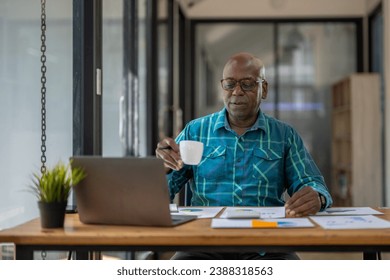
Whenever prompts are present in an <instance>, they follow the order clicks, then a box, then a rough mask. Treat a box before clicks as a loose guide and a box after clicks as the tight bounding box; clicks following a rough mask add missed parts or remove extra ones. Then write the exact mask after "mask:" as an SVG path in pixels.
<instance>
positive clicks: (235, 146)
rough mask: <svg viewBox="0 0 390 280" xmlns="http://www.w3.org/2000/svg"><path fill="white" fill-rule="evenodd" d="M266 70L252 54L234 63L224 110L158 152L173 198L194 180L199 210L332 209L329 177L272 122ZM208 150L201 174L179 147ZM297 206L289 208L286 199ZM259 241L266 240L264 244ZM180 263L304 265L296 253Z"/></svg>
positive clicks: (226, 73) (193, 255)
mask: <svg viewBox="0 0 390 280" xmlns="http://www.w3.org/2000/svg"><path fill="white" fill-rule="evenodd" d="M264 73H265V70H264V65H263V63H262V62H261V60H260V59H258V58H257V57H255V56H253V55H251V54H249V53H238V54H235V55H233V56H232V57H230V58H229V60H228V61H227V63H226V65H225V67H224V70H223V79H222V80H221V86H222V90H223V101H224V105H225V106H224V107H225V108H224V109H223V110H222V111H220V112H217V113H214V114H211V115H208V116H205V117H202V118H199V119H196V120H193V121H191V122H190V123H188V124H187V126H186V127H185V128H184V130H183V131H182V132H181V133H180V134H179V135H178V136H177V138H176V140H173V139H171V138H166V139H163V140H162V141H160V142H159V143H158V145H157V149H156V156H157V157H159V158H161V159H163V160H164V164H165V167H166V169H167V173H168V174H169V175H168V182H169V188H170V194H171V198H172V199H173V198H174V196H175V194H176V193H178V192H179V191H180V189H181V188H182V187H183V186H184V185H185V184H186V183H187V182H188V181H189V180H190V179H191V180H192V186H191V191H192V193H193V196H192V199H191V204H192V205H194V206H195V205H196V206H285V209H286V210H285V211H286V216H287V217H302V216H307V215H311V214H315V213H317V212H318V211H322V210H324V209H326V208H327V207H329V206H330V205H331V204H332V198H331V196H330V194H329V192H328V189H327V187H326V185H325V182H324V179H323V176H322V175H321V173H320V171H319V170H318V168H317V166H316V164H315V163H314V161H313V159H312V158H311V156H310V154H309V153H308V151H307V150H306V149H305V147H304V144H303V141H302V139H301V137H300V136H299V135H298V134H297V132H296V131H295V130H294V129H293V128H292V127H291V126H289V125H288V124H286V123H283V122H281V121H278V120H276V119H274V118H272V117H270V116H267V115H265V114H264V113H263V112H261V110H260V104H261V100H262V99H265V98H266V97H267V90H268V83H267V81H266V80H265V74H264ZM182 140H197V141H201V142H203V143H204V151H203V156H202V160H201V162H200V164H199V165H197V166H189V165H184V164H183V162H182V161H181V158H180V152H179V146H178V143H179V142H180V141H182ZM285 191H287V193H288V195H289V196H290V198H288V200H287V201H284V195H283V194H284V192H285ZM259 238H260V237H259ZM174 259H298V257H297V256H296V255H295V254H294V253H258V252H253V253H247V252H246V253H202V252H188V253H186V252H178V253H176V255H175V256H174Z"/></svg>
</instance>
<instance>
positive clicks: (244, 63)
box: [223, 52, 265, 79]
mask: <svg viewBox="0 0 390 280" xmlns="http://www.w3.org/2000/svg"><path fill="white" fill-rule="evenodd" d="M232 68H240V69H251V72H252V73H253V74H254V75H255V76H256V77H258V78H260V79H265V68H264V64H263V62H262V61H261V60H260V59H259V58H258V57H256V56H254V55H252V54H250V53H246V52H240V53H236V54H234V55H232V56H231V57H230V58H229V59H228V61H227V62H226V64H225V67H224V68H223V78H224V79H225V78H228V77H227V76H226V75H227V74H228V72H229V71H230V70H231V69H232Z"/></svg>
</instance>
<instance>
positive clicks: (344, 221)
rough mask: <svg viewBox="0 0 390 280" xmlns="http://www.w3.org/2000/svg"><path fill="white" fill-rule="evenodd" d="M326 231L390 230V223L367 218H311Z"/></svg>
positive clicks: (375, 218)
mask: <svg viewBox="0 0 390 280" xmlns="http://www.w3.org/2000/svg"><path fill="white" fill-rule="evenodd" d="M310 219H312V220H313V221H314V222H316V223H317V224H319V225H320V226H321V227H323V228H324V229H374V228H390V222H389V221H386V220H383V219H381V218H378V217H375V216H372V215H365V216H311V217H310Z"/></svg>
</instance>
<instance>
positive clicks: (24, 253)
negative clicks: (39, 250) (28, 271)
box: [15, 245, 34, 260]
mask: <svg viewBox="0 0 390 280" xmlns="http://www.w3.org/2000/svg"><path fill="white" fill-rule="evenodd" d="M15 259H16V260H33V259H34V250H33V249H32V248H30V247H28V246H22V245H16V246H15Z"/></svg>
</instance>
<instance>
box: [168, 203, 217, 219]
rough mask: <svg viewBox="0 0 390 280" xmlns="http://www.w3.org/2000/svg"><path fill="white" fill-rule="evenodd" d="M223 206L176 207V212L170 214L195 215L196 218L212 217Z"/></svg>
mask: <svg viewBox="0 0 390 280" xmlns="http://www.w3.org/2000/svg"><path fill="white" fill-rule="evenodd" d="M222 209H223V207H201V206H199V207H197V206H194V207H178V212H177V213H172V215H175V214H178V215H191V216H197V217H198V219H206V218H214V217H215V216H216V215H217V214H218V213H219V212H220V211H221V210H222Z"/></svg>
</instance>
